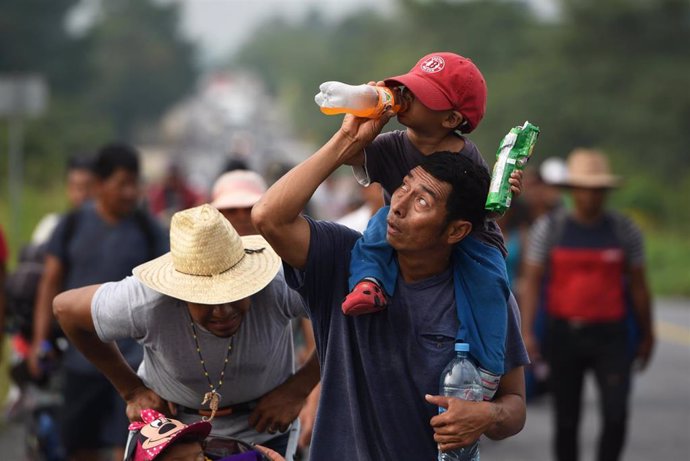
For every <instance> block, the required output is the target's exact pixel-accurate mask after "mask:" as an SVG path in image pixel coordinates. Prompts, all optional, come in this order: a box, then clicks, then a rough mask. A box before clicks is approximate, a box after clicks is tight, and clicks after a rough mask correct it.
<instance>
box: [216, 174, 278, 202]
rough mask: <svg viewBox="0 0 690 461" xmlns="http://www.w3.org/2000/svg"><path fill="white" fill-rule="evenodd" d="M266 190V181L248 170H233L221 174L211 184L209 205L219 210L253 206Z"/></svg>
mask: <svg viewBox="0 0 690 461" xmlns="http://www.w3.org/2000/svg"><path fill="white" fill-rule="evenodd" d="M264 192H266V182H265V181H264V180H263V178H262V177H261V176H259V175H258V174H257V173H255V172H253V171H249V170H234V171H230V172H228V173H225V174H223V175H222V176H221V177H220V178H218V179H217V180H216V182H215V184H214V185H213V193H212V197H213V201H212V202H211V205H213V206H214V207H216V208H218V209H219V210H225V209H227V208H247V207H250V206H254V204H255V203H256V202H258V201H259V199H260V198H261V196H262V195H263V194H264Z"/></svg>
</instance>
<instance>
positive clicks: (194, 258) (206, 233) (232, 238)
mask: <svg viewBox="0 0 690 461" xmlns="http://www.w3.org/2000/svg"><path fill="white" fill-rule="evenodd" d="M280 264H281V261H280V257H279V256H278V255H277V254H276V253H275V251H273V249H272V248H271V247H270V245H269V244H268V242H266V240H264V238H263V237H261V236H260V235H248V236H245V237H240V236H239V234H238V233H237V231H235V229H234V228H233V227H232V225H231V224H230V222H228V220H227V219H225V218H224V217H223V215H222V214H220V212H219V211H218V210H216V209H215V208H214V207H212V206H211V205H208V204H206V205H201V206H198V207H195V208H190V209H187V210H183V211H180V212H178V213H175V214H174V215H173V217H172V221H171V222H170V252H168V253H166V254H164V255H163V256H160V257H158V258H156V259H153V260H151V261H149V262H146V263H144V264H141V265H139V266H137V267H135V268H134V271H133V273H134V276H135V277H136V278H138V279H139V280H141V282H142V283H143V284H144V285H146V286H148V287H149V288H151V289H153V290H155V291H157V292H159V293H163V294H165V295H168V296H172V297H173V298H177V299H181V300H183V301H188V302H193V303H197V304H224V303H229V302H233V301H237V300H239V299H243V298H246V297H248V296H251V295H253V294H254V293H256V292H258V291H260V290H261V289H262V288H264V287H265V286H266V285H268V284H269V283H270V282H271V280H273V278H274V277H275V276H276V274H277V273H278V270H279V269H280Z"/></svg>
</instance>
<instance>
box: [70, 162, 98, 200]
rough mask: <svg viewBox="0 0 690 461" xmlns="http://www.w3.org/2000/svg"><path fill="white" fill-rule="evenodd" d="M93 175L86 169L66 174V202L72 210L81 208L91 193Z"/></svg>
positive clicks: (77, 169)
mask: <svg viewBox="0 0 690 461" xmlns="http://www.w3.org/2000/svg"><path fill="white" fill-rule="evenodd" d="M93 183H94V177H93V173H91V171H89V170H87V169H79V168H76V169H73V170H70V171H69V172H68V173H67V200H68V201H69V204H70V206H71V207H73V208H77V207H79V206H81V204H82V203H84V202H85V201H86V200H88V199H89V198H91V194H92V193H93Z"/></svg>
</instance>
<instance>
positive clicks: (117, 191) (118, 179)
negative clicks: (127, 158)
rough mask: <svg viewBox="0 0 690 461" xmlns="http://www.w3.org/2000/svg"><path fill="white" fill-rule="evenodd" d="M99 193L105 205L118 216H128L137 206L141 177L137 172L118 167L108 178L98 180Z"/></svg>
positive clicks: (100, 199)
mask: <svg viewBox="0 0 690 461" xmlns="http://www.w3.org/2000/svg"><path fill="white" fill-rule="evenodd" d="M97 191H98V192H97V195H98V199H99V201H100V202H101V203H102V205H103V207H104V208H105V209H106V210H107V211H108V212H110V213H112V214H114V215H116V216H127V215H128V214H130V213H132V212H133V211H134V209H135V208H136V206H137V200H138V199H139V177H138V176H137V174H136V173H134V172H131V171H127V170H125V169H123V168H118V169H117V170H115V172H114V173H113V174H112V175H110V177H108V178H106V179H102V180H99V181H98V182H97Z"/></svg>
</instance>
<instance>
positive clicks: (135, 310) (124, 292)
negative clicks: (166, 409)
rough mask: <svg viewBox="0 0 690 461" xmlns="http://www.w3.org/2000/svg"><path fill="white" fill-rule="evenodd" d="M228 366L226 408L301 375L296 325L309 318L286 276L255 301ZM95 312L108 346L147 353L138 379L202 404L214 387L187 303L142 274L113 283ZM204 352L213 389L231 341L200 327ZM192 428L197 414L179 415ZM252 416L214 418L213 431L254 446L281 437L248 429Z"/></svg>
mask: <svg viewBox="0 0 690 461" xmlns="http://www.w3.org/2000/svg"><path fill="white" fill-rule="evenodd" d="M251 301H252V304H251V308H250V310H249V311H248V312H247V314H246V315H245V317H244V320H243V322H242V325H241V326H240V329H239V330H238V332H237V333H236V334H235V335H234V336H233V338H232V340H233V348H232V352H231V354H230V360H229V363H228V365H227V367H226V369H225V377H224V380H223V386H222V387H221V388H220V389H219V390H218V392H219V393H220V394H221V395H222V401H221V403H220V406H221V407H225V406H228V405H233V404H237V403H244V402H249V401H252V400H255V399H258V398H260V397H261V396H263V395H264V394H266V393H267V392H269V391H271V390H272V389H274V388H275V387H276V386H278V385H279V384H282V383H283V382H284V381H285V380H286V379H287V378H288V377H289V376H290V375H291V374H292V373H293V372H294V360H293V355H294V353H293V343H292V328H291V324H290V320H291V319H293V318H297V317H300V316H304V315H305V308H304V304H303V302H302V300H301V298H300V297H299V295H298V294H297V293H295V292H294V291H293V290H291V289H289V288H288V287H287V285H286V284H285V278H284V276H283V274H282V272H280V273H279V274H278V275H277V276H276V278H275V279H274V280H273V281H272V282H271V283H270V284H269V285H268V286H267V287H266V288H264V289H263V290H261V291H260V292H258V293H256V294H255V295H253V296H252V297H251ZM91 314H92V317H93V322H94V325H95V328H96V332H97V334H98V337H99V338H100V339H101V340H102V341H106V342H107V341H113V340H116V339H121V338H134V339H136V340H137V341H138V342H139V343H140V344H141V345H142V346H143V348H144V360H143V362H142V363H141V365H140V366H139V370H138V372H137V374H138V375H139V377H140V378H141V379H142V380H143V381H144V384H145V385H146V386H147V387H149V388H150V389H152V390H153V391H154V392H156V393H157V394H158V395H160V396H161V397H162V398H164V399H166V400H168V401H170V402H174V403H177V404H180V405H183V406H185V407H189V408H208V407H207V406H206V405H204V406H203V407H202V405H201V400H202V398H203V395H204V393H206V392H208V390H209V385H208V381H207V380H206V377H205V376H204V374H203V370H202V367H201V363H200V360H199V356H198V354H197V352H196V346H195V343H194V338H193V336H192V329H191V325H190V320H191V318H190V316H189V313H188V310H187V305H186V303H185V302H183V301H180V300H177V299H174V298H171V297H169V296H165V295H162V294H160V293H157V292H156V291H153V290H151V289H150V288H148V287H146V286H145V285H144V284H142V283H141V282H140V281H139V280H137V279H136V278H135V277H128V278H126V279H124V280H122V281H120V282H116V283H106V284H104V285H103V286H101V287H100V288H99V289H98V291H96V294H95V295H94V298H93V301H92V304H91ZM196 330H197V336H198V340H199V346H200V348H201V353H202V356H203V358H204V361H205V363H206V369H207V370H208V373H209V377H210V379H211V382H212V383H213V384H214V386H217V385H218V378H219V377H220V373H221V371H222V369H223V363H224V359H225V355H226V352H227V350H228V343H229V341H230V339H228V338H219V337H217V336H214V335H213V334H211V333H209V332H208V331H205V330H204V329H203V328H201V327H200V326H196ZM177 416H178V417H179V419H180V420H182V421H183V422H185V423H190V422H192V421H196V420H199V419H200V416H198V415H190V414H185V413H181V412H180V413H178V415H177ZM248 416H249V413H238V414H233V415H229V416H224V417H218V418H216V419H214V420H213V434H215V435H232V436H233V437H239V438H241V439H243V440H247V441H251V442H263V441H265V440H267V439H270V438H272V437H275V436H274V435H270V434H259V433H257V432H256V431H254V430H253V429H251V428H250V427H249V424H248V421H247V418H248Z"/></svg>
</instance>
